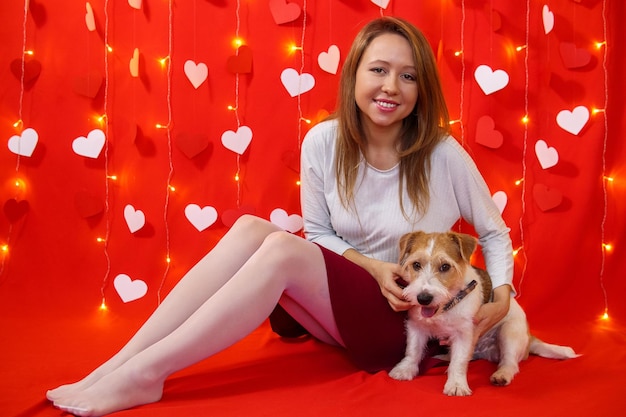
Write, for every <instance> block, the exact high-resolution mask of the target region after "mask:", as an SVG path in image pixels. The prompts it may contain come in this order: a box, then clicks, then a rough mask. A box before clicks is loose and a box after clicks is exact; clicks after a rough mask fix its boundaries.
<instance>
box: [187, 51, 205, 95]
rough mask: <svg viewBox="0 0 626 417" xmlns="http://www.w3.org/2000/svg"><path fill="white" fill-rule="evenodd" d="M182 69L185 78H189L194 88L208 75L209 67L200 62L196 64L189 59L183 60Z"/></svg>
mask: <svg viewBox="0 0 626 417" xmlns="http://www.w3.org/2000/svg"><path fill="white" fill-rule="evenodd" d="M183 69H184V71H185V75H186V76H187V79H189V81H190V82H191V85H193V88H195V89H196V90H197V89H198V87H200V86H201V85H202V83H203V82H204V81H205V80H206V79H207V77H208V76H209V68H208V67H207V66H206V64H204V63H202V62H200V63H198V64H196V63H195V62H194V61H192V60H191V59H189V60H187V61H185V65H184V68H183Z"/></svg>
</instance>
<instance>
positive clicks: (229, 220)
mask: <svg viewBox="0 0 626 417" xmlns="http://www.w3.org/2000/svg"><path fill="white" fill-rule="evenodd" d="M255 211H256V210H254V207H252V206H243V207H240V208H238V209H230V210H226V211H225V212H224V213H222V223H223V224H224V226H226V227H231V226H232V225H233V224H235V222H236V221H237V219H238V218H240V217H241V216H243V215H244V214H254V213H255Z"/></svg>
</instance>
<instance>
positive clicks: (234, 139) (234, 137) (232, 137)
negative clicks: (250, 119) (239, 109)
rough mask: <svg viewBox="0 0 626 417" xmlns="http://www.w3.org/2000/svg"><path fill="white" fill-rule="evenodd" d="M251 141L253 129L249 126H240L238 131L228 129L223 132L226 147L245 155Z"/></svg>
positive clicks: (223, 141)
mask: <svg viewBox="0 0 626 417" xmlns="http://www.w3.org/2000/svg"><path fill="white" fill-rule="evenodd" d="M251 141H252V129H250V128H249V127H248V126H239V128H238V129H237V131H236V132H233V131H232V130H227V131H226V132H224V133H222V144H223V145H224V147H225V148H226V149H229V150H231V151H233V152H235V153H238V154H239V155H243V153H244V152H245V151H246V149H248V145H250V142H251Z"/></svg>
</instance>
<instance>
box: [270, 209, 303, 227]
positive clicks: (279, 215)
mask: <svg viewBox="0 0 626 417" xmlns="http://www.w3.org/2000/svg"><path fill="white" fill-rule="evenodd" d="M270 221H271V222H272V223H274V224H275V225H277V226H279V227H280V228H281V229H283V230H286V231H288V232H290V233H296V232H297V231H299V230H301V229H302V228H303V227H304V221H303V220H302V217H301V216H299V215H298V214H292V215H287V212H286V211H285V210H283V209H281V208H277V209H274V210H273V211H272V212H271V213H270Z"/></svg>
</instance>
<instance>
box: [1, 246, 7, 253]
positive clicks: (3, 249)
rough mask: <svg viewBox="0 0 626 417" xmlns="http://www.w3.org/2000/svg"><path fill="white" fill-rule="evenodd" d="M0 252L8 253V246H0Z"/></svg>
mask: <svg viewBox="0 0 626 417" xmlns="http://www.w3.org/2000/svg"><path fill="white" fill-rule="evenodd" d="M0 250H1V251H2V252H3V253H7V252H9V245H7V244H4V245H2V246H0Z"/></svg>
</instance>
